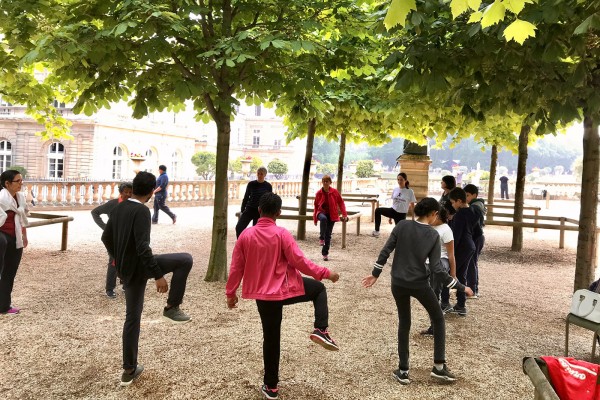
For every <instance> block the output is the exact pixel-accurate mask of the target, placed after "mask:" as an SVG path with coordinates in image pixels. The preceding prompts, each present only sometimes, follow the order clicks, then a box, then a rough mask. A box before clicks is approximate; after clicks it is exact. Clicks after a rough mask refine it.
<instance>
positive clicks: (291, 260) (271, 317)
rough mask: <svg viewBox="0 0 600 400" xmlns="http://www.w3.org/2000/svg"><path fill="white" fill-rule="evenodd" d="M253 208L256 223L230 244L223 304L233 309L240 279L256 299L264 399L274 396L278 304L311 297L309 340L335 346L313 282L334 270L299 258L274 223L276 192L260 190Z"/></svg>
mask: <svg viewBox="0 0 600 400" xmlns="http://www.w3.org/2000/svg"><path fill="white" fill-rule="evenodd" d="M258 209H259V212H260V216H261V217H260V219H259V220H258V223H257V224H256V225H255V226H253V227H251V228H249V229H246V230H244V231H243V232H242V234H241V235H240V237H239V238H238V241H237V243H236V245H235V248H234V249H233V257H232V260H231V267H230V270H229V279H228V280H227V286H226V292H225V293H226V295H227V307H229V308H235V307H236V304H237V302H238V297H237V294H236V292H237V288H238V287H239V286H240V283H241V281H242V280H243V281H244V284H243V285H242V297H243V298H245V299H255V300H256V305H257V307H258V313H259V314H260V319H261V323H262V328H263V362H264V368H265V373H264V385H262V387H261V391H262V393H263V395H264V396H265V398H267V399H277V398H278V388H277V384H278V383H279V356H280V355H279V353H280V338H281V319H282V316H283V306H284V305H287V304H295V303H301V302H307V301H312V302H313V304H314V307H315V323H314V331H313V333H312V334H311V335H310V339H311V340H312V341H313V342H315V343H317V344H320V345H321V346H323V347H324V348H326V349H328V350H338V346H337V344H336V343H335V341H334V340H333V339H332V338H331V337H330V336H329V332H328V331H327V327H328V325H329V322H328V319H329V309H328V306H327V291H326V289H325V285H323V284H322V283H321V282H319V281H320V280H322V279H329V280H330V281H332V282H336V281H337V280H338V279H339V277H340V275H339V274H338V273H337V272H334V271H330V270H329V269H327V268H325V267H321V266H319V265H316V264H315V263H313V262H312V261H310V260H309V259H307V258H306V257H304V254H302V251H301V250H300V249H299V248H298V245H297V244H296V242H295V241H294V238H293V237H292V235H291V234H290V233H289V232H288V231H287V230H286V229H285V228H282V227H279V226H277V225H276V224H275V220H276V219H277V217H278V216H279V215H280V214H281V198H280V197H279V196H278V195H276V194H274V193H265V194H264V195H263V196H262V197H261V199H260V202H259V208H258ZM300 273H303V274H305V275H310V276H312V277H313V278H314V279H311V278H306V277H303V276H302V275H301V274H300Z"/></svg>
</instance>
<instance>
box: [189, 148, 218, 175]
mask: <svg viewBox="0 0 600 400" xmlns="http://www.w3.org/2000/svg"><path fill="white" fill-rule="evenodd" d="M192 164H194V165H195V166H196V173H197V174H198V176H200V177H201V178H202V179H204V180H210V179H212V178H213V176H215V171H216V169H217V155H216V154H215V153H211V152H208V151H199V152H198V153H196V154H194V155H193V156H192Z"/></svg>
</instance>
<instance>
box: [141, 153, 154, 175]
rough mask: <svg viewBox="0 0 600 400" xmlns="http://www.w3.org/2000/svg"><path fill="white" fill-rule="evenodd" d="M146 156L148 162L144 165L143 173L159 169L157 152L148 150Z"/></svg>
mask: <svg viewBox="0 0 600 400" xmlns="http://www.w3.org/2000/svg"><path fill="white" fill-rule="evenodd" d="M144 155H145V156H146V160H144V163H143V164H142V170H143V171H146V172H152V171H153V170H154V169H155V168H158V165H157V162H158V161H157V157H156V150H153V149H148V150H146V152H145V153H144Z"/></svg>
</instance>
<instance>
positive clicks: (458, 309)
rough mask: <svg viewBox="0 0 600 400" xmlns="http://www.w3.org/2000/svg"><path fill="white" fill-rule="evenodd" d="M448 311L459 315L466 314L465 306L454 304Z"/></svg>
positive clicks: (464, 315)
mask: <svg viewBox="0 0 600 400" xmlns="http://www.w3.org/2000/svg"><path fill="white" fill-rule="evenodd" d="M448 312H449V313H452V314H457V315H460V316H461V317H466V316H467V307H459V306H454V307H452V309H451V310H449V311H448Z"/></svg>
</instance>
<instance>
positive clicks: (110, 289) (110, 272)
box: [92, 182, 133, 299]
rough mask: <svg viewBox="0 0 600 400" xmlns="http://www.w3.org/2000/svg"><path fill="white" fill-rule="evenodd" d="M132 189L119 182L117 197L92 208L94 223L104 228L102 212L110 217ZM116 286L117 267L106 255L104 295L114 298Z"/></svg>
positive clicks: (129, 185)
mask: <svg viewBox="0 0 600 400" xmlns="http://www.w3.org/2000/svg"><path fill="white" fill-rule="evenodd" d="M132 190H133V185H132V184H131V183H130V182H125V183H121V184H120V185H119V197H118V198H116V199H112V200H109V201H107V202H106V203H104V204H101V205H99V206H98V207H96V208H94V209H93V210H92V218H93V219H94V222H95V223H96V225H98V226H99V227H100V228H101V229H102V230H103V231H104V229H105V228H106V223H105V222H104V221H103V220H102V217H101V216H102V214H105V215H106V216H107V217H108V218H110V214H111V213H112V212H113V210H114V209H115V207H116V206H117V204H119V203H121V202H123V201H125V200H127V199H128V198H130V197H131V191H132ZM116 286H117V269H116V268H115V260H114V259H113V258H112V257H111V256H110V255H109V256H108V266H107V268H106V285H105V288H104V290H106V296H107V297H108V298H110V299H115V298H116V297H117V293H116V292H115V287H116Z"/></svg>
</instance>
